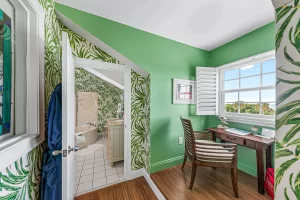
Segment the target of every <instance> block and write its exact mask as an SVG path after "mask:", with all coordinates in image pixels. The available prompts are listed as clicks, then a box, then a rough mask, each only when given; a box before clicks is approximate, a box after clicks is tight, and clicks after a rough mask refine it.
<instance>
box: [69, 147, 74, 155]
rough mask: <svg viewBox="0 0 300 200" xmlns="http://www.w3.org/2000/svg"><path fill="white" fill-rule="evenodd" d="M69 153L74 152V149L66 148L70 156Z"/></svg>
mask: <svg viewBox="0 0 300 200" xmlns="http://www.w3.org/2000/svg"><path fill="white" fill-rule="evenodd" d="M71 151H74V148H71V147H70V146H69V148H68V154H70V153H71Z"/></svg>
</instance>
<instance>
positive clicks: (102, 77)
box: [83, 67, 124, 90]
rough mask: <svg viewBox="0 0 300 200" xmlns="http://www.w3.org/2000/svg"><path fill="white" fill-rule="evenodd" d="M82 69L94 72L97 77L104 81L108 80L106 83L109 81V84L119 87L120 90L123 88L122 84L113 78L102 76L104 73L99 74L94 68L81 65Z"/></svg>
mask: <svg viewBox="0 0 300 200" xmlns="http://www.w3.org/2000/svg"><path fill="white" fill-rule="evenodd" d="M83 69H85V70H86V71H88V72H90V73H92V74H94V75H95V76H98V77H99V78H101V79H102V80H104V81H106V82H108V83H110V84H112V85H114V86H116V87H118V88H120V89H121V90H124V86H123V85H121V84H119V83H117V82H116V81H114V80H112V79H110V78H108V77H107V76H104V75H103V74H101V73H100V72H98V71H96V70H94V69H92V68H89V67H83Z"/></svg>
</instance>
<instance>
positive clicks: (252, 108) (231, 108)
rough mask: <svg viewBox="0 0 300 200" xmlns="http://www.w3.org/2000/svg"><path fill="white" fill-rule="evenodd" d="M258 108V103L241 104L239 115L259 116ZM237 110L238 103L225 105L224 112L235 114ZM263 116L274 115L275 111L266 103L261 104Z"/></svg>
mask: <svg viewBox="0 0 300 200" xmlns="http://www.w3.org/2000/svg"><path fill="white" fill-rule="evenodd" d="M259 109H260V106H259V104H258V103H241V104H240V113H250V114H259ZM238 110H239V105H238V103H231V104H225V111H226V112H231V113H237V112H238ZM262 114H263V115H275V110H274V109H273V108H271V107H270V106H269V104H268V103H262Z"/></svg>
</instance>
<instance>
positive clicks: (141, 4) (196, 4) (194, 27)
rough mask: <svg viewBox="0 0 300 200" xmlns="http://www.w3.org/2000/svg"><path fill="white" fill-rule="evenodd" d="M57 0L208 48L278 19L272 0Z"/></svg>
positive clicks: (189, 43)
mask: <svg viewBox="0 0 300 200" xmlns="http://www.w3.org/2000/svg"><path fill="white" fill-rule="evenodd" d="M56 1H57V2H58V3H61V4H65V5H67V6H70V7H73V8H76V9H79V10H82V11H85V12H89V13H92V14H94V15H98V16H101V17H104V18H107V19H110V20H113V21H117V22H119V23H122V24H126V25H128V26H132V27H135V28H137V29H141V30H144V31H147V32H150V33H153V34H156V35H159V36H163V37H166V38H169V39H172V40H175V41H178V42H182V43H184V44H188V45H191V46H194V47H197V48H201V49H204V50H212V49H214V48H217V47H219V46H221V45H223V44H225V43H227V42H229V41H232V40H234V39H236V38H238V37H240V36H242V35H244V34H246V33H249V32H251V31H253V30H255V29H257V28H259V27H262V26H264V25H266V24H268V23H270V22H272V21H274V8H273V5H272V2H271V0H186V1H182V0H151V1H146V0H126V1H124V0H56Z"/></svg>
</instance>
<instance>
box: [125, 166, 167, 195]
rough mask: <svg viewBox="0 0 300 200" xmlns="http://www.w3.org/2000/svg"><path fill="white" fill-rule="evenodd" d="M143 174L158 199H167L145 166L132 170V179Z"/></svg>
mask: <svg viewBox="0 0 300 200" xmlns="http://www.w3.org/2000/svg"><path fill="white" fill-rule="evenodd" d="M141 176H144V178H145V179H146V181H147V183H148V184H149V186H150V187H151V189H152V191H153V192H154V194H155V196H156V197H157V199H158V200H166V199H165V197H164V196H163V194H162V193H161V192H160V190H159V189H158V188H157V186H156V185H155V183H154V182H153V181H152V179H151V177H150V175H149V174H148V172H147V171H146V170H145V168H142V169H138V170H134V171H131V174H130V180H131V179H135V178H138V177H141ZM127 180H128V179H127Z"/></svg>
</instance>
